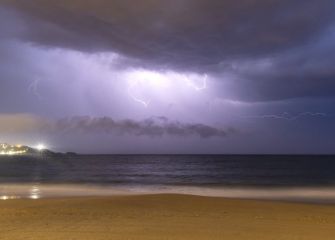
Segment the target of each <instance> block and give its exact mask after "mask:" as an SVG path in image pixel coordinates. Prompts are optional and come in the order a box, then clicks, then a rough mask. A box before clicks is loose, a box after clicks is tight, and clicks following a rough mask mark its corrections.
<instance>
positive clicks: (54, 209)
mask: <svg viewBox="0 0 335 240" xmlns="http://www.w3.org/2000/svg"><path fill="white" fill-rule="evenodd" d="M334 226H335V207H334V206H329V205H315V204H314V205H313V204H300V203H283V202H271V201H256V200H236V199H227V198H220V197H204V196H191V195H180V194H152V195H130V196H110V197H75V198H53V199H39V200H27V199H17V200H13V201H0V231H1V239H3V240H7V239H8V240H9V239H10V240H16V239H17V240H19V239H48V240H58V239H74V240H77V239H78V240H89V239H97V240H105V239H113V240H114V239H139V240H142V239H143V240H151V239H152V240H154V239H155V240H157V239H158V240H159V239H162V240H163V239H172V240H188V239H192V240H193V239H195V240H202V239H211V240H216V239H218V240H219V239H220V240H221V239H232V240H242V239H249V240H256V239H257V240H263V239H264V240H266V239H274V240H283V239H306V240H312V239H324V240H328V239H329V240H330V239H333V236H334V234H335V228H334Z"/></svg>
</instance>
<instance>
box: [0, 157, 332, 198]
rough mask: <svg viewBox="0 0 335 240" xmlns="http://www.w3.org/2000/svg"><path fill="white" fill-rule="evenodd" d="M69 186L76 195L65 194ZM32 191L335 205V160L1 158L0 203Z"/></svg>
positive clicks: (300, 158)
mask: <svg viewBox="0 0 335 240" xmlns="http://www.w3.org/2000/svg"><path fill="white" fill-rule="evenodd" d="M60 186H62V187H61V189H62V190H60ZM66 186H68V188H69V189H70V188H71V189H72V190H71V191H70V190H69V191H64V189H66ZM32 188H34V189H35V190H34V191H35V193H38V194H35V197H34V198H39V197H43V196H50V195H53V192H57V191H52V188H53V189H54V190H55V189H58V190H59V193H58V195H62V194H63V195H66V196H71V195H76V194H78V193H76V194H71V192H72V193H75V192H80V193H81V194H85V193H87V195H105V194H104V193H106V195H110V194H112V193H113V192H114V191H115V190H118V191H121V192H122V191H125V193H129V192H131V193H143V192H144V193H152V192H158V193H189V194H198V195H214V196H228V195H229V196H231V197H239V196H240V195H241V194H242V195H243V194H244V195H246V197H248V198H253V197H256V198H257V195H259V197H260V198H261V196H263V195H264V196H268V197H269V198H271V194H272V195H273V193H276V194H279V193H281V194H279V195H278V198H284V197H285V196H287V195H290V196H292V198H293V197H296V198H299V196H300V198H303V197H304V196H305V195H306V194H307V193H308V192H309V193H310V194H312V193H313V194H314V195H313V196H314V197H315V198H320V197H322V198H324V197H327V199H332V198H333V197H334V199H335V191H333V188H334V189H335V156H326V155H320V156H319V155H308V156H307V155H306V156H305V155H75V156H69V155H64V156H58V157H46V156H44V157H25V156H1V157H0V198H1V196H2V199H6V198H9V197H12V198H21V197H29V196H30V197H31V195H32V193H31V192H32ZM41 189H42V190H41ZM43 189H44V190H43ZM50 189H51V190H50ZM78 189H82V190H83V192H81V191H77V190H78ZM90 190H91V191H90ZM97 190H99V191H97ZM112 190H114V191H112ZM43 191H44V193H43ZM299 192H300V195H299V194H298V193H299ZM237 193H239V195H237ZM247 193H250V194H247ZM264 196H263V198H264ZM308 196H309V195H308V194H307V197H308ZM313 196H312V197H313ZM305 197H306V196H305ZM309 197H311V196H309Z"/></svg>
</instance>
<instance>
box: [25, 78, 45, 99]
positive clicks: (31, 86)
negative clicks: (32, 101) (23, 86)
mask: <svg viewBox="0 0 335 240" xmlns="http://www.w3.org/2000/svg"><path fill="white" fill-rule="evenodd" d="M39 82H40V79H38V78H35V79H34V80H33V81H32V82H31V83H30V84H29V86H28V92H30V93H32V94H34V95H35V96H36V97H37V98H38V100H42V96H41V95H40V94H39V92H38V83H39Z"/></svg>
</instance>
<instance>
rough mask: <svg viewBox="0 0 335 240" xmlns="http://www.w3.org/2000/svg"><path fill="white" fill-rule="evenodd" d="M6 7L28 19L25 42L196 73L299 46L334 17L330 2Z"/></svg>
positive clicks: (23, 3)
mask: <svg viewBox="0 0 335 240" xmlns="http://www.w3.org/2000/svg"><path fill="white" fill-rule="evenodd" d="M5 3H7V4H8V5H9V6H14V7H15V8H16V9H18V10H20V11H22V12H24V13H27V14H28V16H30V17H32V18H30V20H29V21H30V24H31V26H30V29H29V31H28V32H27V33H26V35H25V36H22V37H24V38H26V39H27V40H30V41H34V42H37V43H40V44H44V45H49V46H59V47H66V48H75V49H79V50H82V51H108V50H112V51H117V52H120V53H122V54H125V55H128V56H131V57H135V58H139V59H142V60H143V59H145V60H146V61H149V62H151V63H157V62H158V63H160V64H162V65H168V66H174V67H176V66H180V64H181V63H182V66H183V67H185V68H195V69H196V68H198V67H199V66H201V67H202V68H203V69H205V67H206V66H210V65H213V64H218V63H219V62H221V61H222V60H224V59H227V58H229V57H242V56H259V55H264V54H265V55H267V54H269V53H275V52H277V51H279V50H283V49H287V48H291V47H295V46H297V45H301V44H302V43H305V42H308V40H310V39H313V38H314V37H315V35H316V34H318V33H319V32H320V31H322V30H324V28H325V27H327V26H328V25H329V24H330V23H331V22H332V21H333V20H334V14H333V10H334V8H333V7H334V1H332V0H322V1H320V0H310V1H302V0H296V1H291V0H258V1H254V0H244V1H235V0H225V1H222V0H212V1H206V0H172V1H151V0H141V1H136V2H134V1H133V0H112V1H106V0H94V1H93V0H92V1H81V2H78V1H73V0H70V1H69V0H66V1H65V0H58V1H43V0H34V1H27V0H16V1H15V0H11V1H5ZM40 20H42V22H41V21H40Z"/></svg>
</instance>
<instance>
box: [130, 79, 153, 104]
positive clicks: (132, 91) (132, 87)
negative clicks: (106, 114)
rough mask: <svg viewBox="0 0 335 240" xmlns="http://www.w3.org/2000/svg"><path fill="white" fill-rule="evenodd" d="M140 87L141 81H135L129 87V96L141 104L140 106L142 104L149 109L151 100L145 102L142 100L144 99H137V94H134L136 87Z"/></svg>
mask: <svg viewBox="0 0 335 240" xmlns="http://www.w3.org/2000/svg"><path fill="white" fill-rule="evenodd" d="M138 85H139V81H138V80H136V81H134V82H133V83H132V84H130V86H129V87H128V94H129V96H130V97H131V98H132V99H133V100H134V101H135V102H137V103H140V104H142V105H143V106H144V107H146V108H147V107H149V104H150V100H149V101H147V100H145V99H142V98H139V97H137V96H136V94H134V90H133V89H134V88H135V87H136V86H138Z"/></svg>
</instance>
